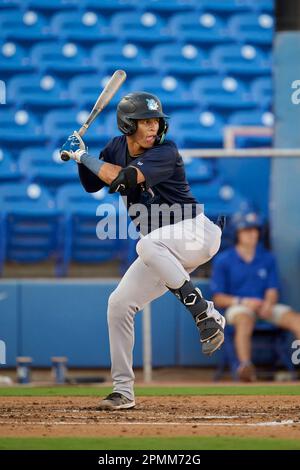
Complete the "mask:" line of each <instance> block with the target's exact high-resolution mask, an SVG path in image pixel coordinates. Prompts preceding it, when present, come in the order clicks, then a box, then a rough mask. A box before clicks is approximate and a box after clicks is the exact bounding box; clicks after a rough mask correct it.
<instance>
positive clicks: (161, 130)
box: [156, 118, 169, 144]
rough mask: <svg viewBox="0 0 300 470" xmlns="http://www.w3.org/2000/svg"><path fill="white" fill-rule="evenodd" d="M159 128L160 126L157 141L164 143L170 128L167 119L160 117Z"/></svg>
mask: <svg viewBox="0 0 300 470" xmlns="http://www.w3.org/2000/svg"><path fill="white" fill-rule="evenodd" d="M159 121H160V122H159V128H158V134H157V139H156V141H157V143H158V144H162V143H163V141H164V140H165V137H166V133H167V132H168V129H169V123H168V121H166V119H164V118H160V120H159Z"/></svg>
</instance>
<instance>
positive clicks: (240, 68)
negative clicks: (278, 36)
mask: <svg viewBox="0 0 300 470" xmlns="http://www.w3.org/2000/svg"><path fill="white" fill-rule="evenodd" d="M210 57H211V61H212V64H213V66H214V68H215V70H216V71H218V72H219V73H224V74H232V75H235V76H250V77H251V76H256V75H266V74H267V75H269V74H270V71H271V63H270V58H269V56H268V55H266V54H264V53H263V52H262V51H261V50H260V49H258V48H255V47H254V46H250V45H244V46H240V45H237V44H232V45H225V46H216V47H215V48H214V49H213V50H212V52H211V55H210Z"/></svg>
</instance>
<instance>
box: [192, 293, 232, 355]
mask: <svg viewBox="0 0 300 470" xmlns="http://www.w3.org/2000/svg"><path fill="white" fill-rule="evenodd" d="M206 302H207V310H206V311H205V312H203V313H200V314H199V315H198V316H196V317H195V321H196V325H197V328H198V329H199V332H200V342H201V344H202V352H203V354H206V355H207V356H211V355H212V354H213V353H214V352H215V351H217V350H218V349H220V347H221V346H222V344H223V343H224V328H225V324H226V320H225V318H224V317H223V315H221V314H220V313H219V312H218V311H217V310H216V309H215V308H214V304H213V302H210V301H208V300H207V301H206Z"/></svg>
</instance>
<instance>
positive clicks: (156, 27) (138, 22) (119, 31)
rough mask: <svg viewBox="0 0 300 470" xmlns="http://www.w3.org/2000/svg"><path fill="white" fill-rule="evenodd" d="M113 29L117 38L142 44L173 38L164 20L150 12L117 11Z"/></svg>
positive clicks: (113, 19) (112, 23) (112, 25)
mask: <svg viewBox="0 0 300 470" xmlns="http://www.w3.org/2000/svg"><path fill="white" fill-rule="evenodd" d="M111 30H112V32H113V33H114V34H115V36H116V37H117V38H120V39H121V40H124V41H127V42H132V43H134V44H138V45H142V46H147V45H150V46H152V45H153V44H157V43H162V42H164V41H169V40H170V39H171V37H170V35H169V34H168V30H167V29H166V26H165V23H164V21H163V20H162V19H161V18H160V17H159V16H158V15H155V14H153V13H149V12H145V13H139V12H133V13H128V12H126V13H117V14H115V15H114V16H113V17H112V20H111Z"/></svg>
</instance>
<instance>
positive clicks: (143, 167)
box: [129, 142, 178, 188]
mask: <svg viewBox="0 0 300 470" xmlns="http://www.w3.org/2000/svg"><path fill="white" fill-rule="evenodd" d="M177 156H178V150H177V147H176V145H175V144H173V143H172V142H166V143H164V144H162V145H157V146H155V147H153V148H152V149H150V150H148V151H146V152H145V154H144V155H142V156H141V157H137V158H136V159H135V160H134V161H133V162H131V163H130V165H129V166H134V167H136V168H138V169H139V170H140V171H141V173H143V175H144V177H145V182H146V188H149V187H151V186H155V185H156V184H158V183H161V182H162V181H166V180H167V179H168V178H170V177H171V176H172V174H173V173H174V168H175V164H176V159H177Z"/></svg>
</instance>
